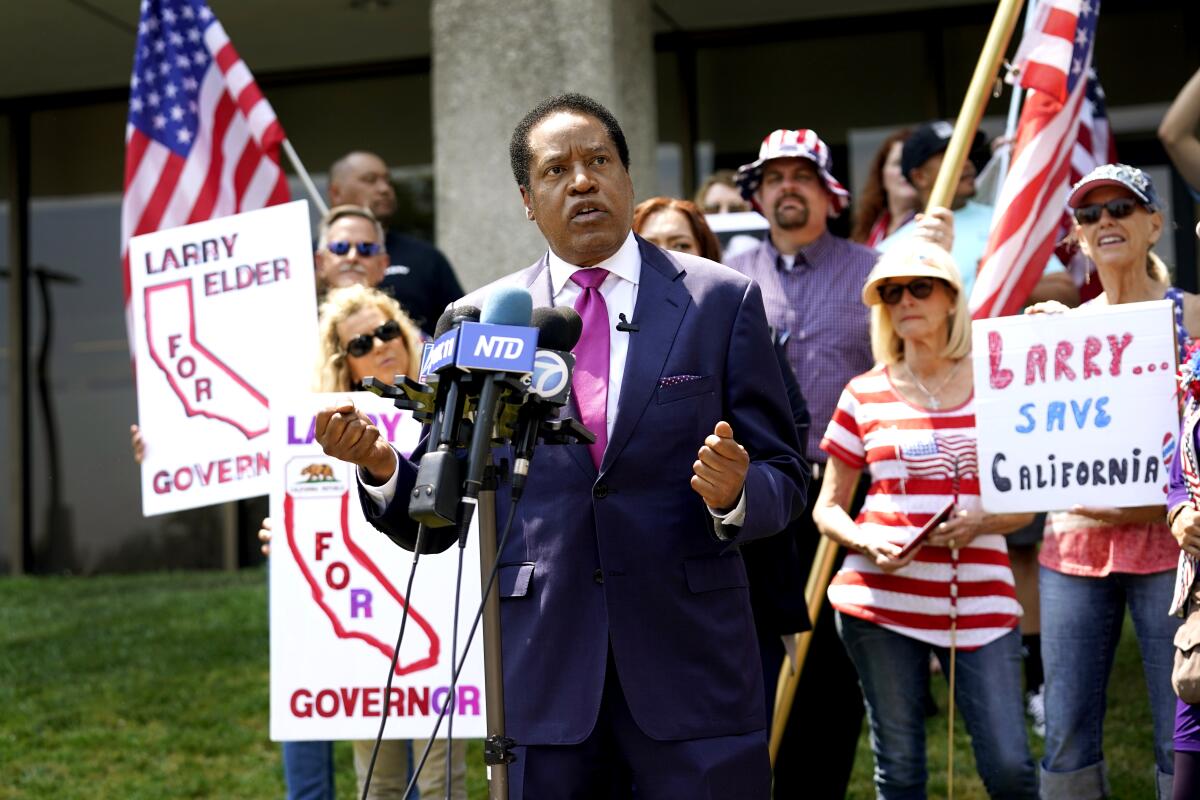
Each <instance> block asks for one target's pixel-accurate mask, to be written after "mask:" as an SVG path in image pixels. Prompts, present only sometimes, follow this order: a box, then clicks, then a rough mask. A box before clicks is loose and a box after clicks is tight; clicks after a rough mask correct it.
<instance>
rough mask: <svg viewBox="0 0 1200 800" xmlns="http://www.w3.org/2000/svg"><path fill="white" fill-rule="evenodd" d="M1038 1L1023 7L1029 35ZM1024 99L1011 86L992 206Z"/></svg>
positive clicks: (1005, 172) (1018, 87)
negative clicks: (1011, 90)
mask: <svg viewBox="0 0 1200 800" xmlns="http://www.w3.org/2000/svg"><path fill="white" fill-rule="evenodd" d="M1038 2H1039V0H1029V5H1028V6H1026V7H1025V26H1024V31H1025V33H1026V34H1028V33H1029V29H1030V28H1032V27H1033V18H1034V17H1035V16H1036V15H1037V7H1038ZM1024 99H1025V90H1024V89H1022V88H1021V85H1020V84H1019V83H1016V84H1013V93H1012V97H1011V98H1009V101H1008V119H1007V120H1006V121H1005V123H1004V147H1003V148H1001V150H1000V154H999V159H1000V183H999V185H998V186H997V187H996V192H997V194H996V197H995V198H993V202H992V205H995V204H996V203H995V201H996V200H999V199H1000V195H999V191H1000V188H1001V187H1003V186H1004V176H1006V175H1008V165H1009V162H1010V161H1011V160H1012V151H1013V140H1014V139H1015V138H1016V136H1017V122H1018V121H1019V120H1020V118H1021V101H1022V100H1024Z"/></svg>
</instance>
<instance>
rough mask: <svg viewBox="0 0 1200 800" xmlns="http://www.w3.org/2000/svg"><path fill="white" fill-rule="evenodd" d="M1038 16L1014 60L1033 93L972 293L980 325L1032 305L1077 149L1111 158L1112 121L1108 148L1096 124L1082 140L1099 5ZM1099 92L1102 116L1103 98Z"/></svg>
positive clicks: (1079, 2)
mask: <svg viewBox="0 0 1200 800" xmlns="http://www.w3.org/2000/svg"><path fill="white" fill-rule="evenodd" d="M1036 14H1037V17H1036V18H1035V22H1034V24H1033V26H1032V27H1031V28H1030V30H1029V32H1028V33H1027V34H1026V36H1025V39H1024V40H1023V41H1022V42H1021V46H1020V48H1019V49H1018V50H1017V55H1016V60H1015V62H1014V72H1015V73H1016V74H1017V75H1019V76H1020V84H1021V86H1023V87H1025V88H1027V89H1029V90H1030V91H1029V96H1028V97H1027V98H1026V100H1025V106H1024V108H1022V109H1021V120H1020V122H1019V124H1018V126H1017V140H1016V143H1015V144H1014V145H1013V161H1012V166H1011V168H1010V169H1009V173H1008V175H1007V176H1006V177H1005V179H1004V186H1003V187H1002V188H1001V190H1000V197H999V199H998V200H997V202H996V210H997V213H996V216H995V217H994V218H993V219H992V230H991V235H990V236H989V238H988V244H987V248H986V249H985V250H984V256H983V259H982V261H981V262H980V266H979V275H978V277H977V278H976V280H975V288H974V290H973V291H972V293H971V313H972V315H973V316H974V317H975V318H976V319H981V318H986V317H999V316H1005V315H1008V314H1013V313H1015V312H1016V311H1018V310H1019V309H1020V308H1021V306H1022V305H1023V304H1024V303H1025V300H1026V299H1027V298H1028V297H1029V294H1030V292H1031V291H1032V290H1033V287H1034V285H1036V284H1037V282H1038V279H1039V278H1040V277H1041V276H1042V272H1043V271H1044V270H1045V268H1046V262H1047V261H1048V260H1049V258H1050V254H1051V253H1052V252H1053V251H1054V249H1055V245H1056V244H1057V242H1058V241H1059V240H1060V239H1061V238H1062V237H1061V235H1060V233H1061V227H1062V225H1063V222H1064V216H1063V208H1064V207H1065V204H1066V197H1067V189H1068V188H1069V186H1070V179H1071V175H1072V172H1073V171H1074V167H1075V164H1074V162H1075V161H1076V160H1077V151H1078V150H1079V148H1080V146H1081V145H1082V146H1083V147H1084V148H1085V149H1086V150H1088V151H1090V152H1091V154H1092V157H1093V158H1098V157H1100V155H1099V154H1100V153H1104V154H1105V155H1107V150H1108V146H1109V145H1108V143H1109V142H1111V137H1110V136H1108V128H1107V118H1106V117H1104V118H1103V124H1102V125H1101V126H1100V134H1101V136H1102V138H1103V139H1104V150H1098V149H1096V146H1095V145H1096V142H1095V140H1094V134H1095V132H1096V125H1095V124H1094V122H1093V126H1092V129H1091V131H1092V133H1091V134H1089V136H1093V141H1090V142H1087V143H1086V144H1085V143H1084V140H1083V138H1082V137H1081V127H1082V125H1081V122H1082V117H1083V115H1084V109H1085V102H1086V100H1087V98H1088V87H1089V86H1093V82H1092V81H1090V80H1088V76H1089V75H1090V74H1091V66H1092V53H1093V49H1094V48H1093V44H1094V42H1095V37H1096V20H1097V18H1098V17H1099V14H1100V3H1099V0H1042V2H1041V3H1040V4H1039V5H1038V8H1037V11H1036ZM1094 86H1095V88H1094V90H1093V98H1095V99H1098V100H1100V101H1101V103H1100V108H1101V114H1102V113H1103V94H1102V93H1101V92H1100V91H1099V85H1098V84H1094ZM1093 113H1094V112H1093ZM1078 160H1079V162H1080V166H1082V164H1083V163H1084V162H1085V159H1084V158H1083V157H1082V155H1081V154H1079V155H1078ZM1085 171H1086V170H1085ZM1080 175H1082V173H1080Z"/></svg>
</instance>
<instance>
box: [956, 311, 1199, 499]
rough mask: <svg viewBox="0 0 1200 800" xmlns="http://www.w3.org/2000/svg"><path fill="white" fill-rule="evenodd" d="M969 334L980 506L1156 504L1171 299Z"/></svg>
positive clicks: (990, 326) (1166, 418) (1170, 365)
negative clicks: (972, 345)
mask: <svg viewBox="0 0 1200 800" xmlns="http://www.w3.org/2000/svg"><path fill="white" fill-rule="evenodd" d="M972 330H973V333H972V337H973V339H974V343H975V346H974V369H975V421H976V427H977V430H978V434H979V462H980V464H979V466H980V472H981V473H982V474H981V475H980V488H981V490H982V496H983V507H984V508H985V509H987V510H988V511H991V512H997V513H999V512H1020V511H1054V510H1058V509H1065V508H1069V507H1070V506H1072V505H1074V504H1076V503H1078V504H1082V505H1086V506H1110V507H1111V506H1118V507H1120V506H1143V505H1155V504H1160V503H1162V502H1163V499H1164V496H1165V493H1166V485H1167V473H1168V470H1169V468H1170V463H1171V459H1172V458H1174V457H1175V440H1176V438H1177V433H1178V430H1179V416H1178V411H1177V406H1176V401H1175V363H1176V355H1177V353H1176V349H1175V348H1176V345H1175V332H1174V323H1173V320H1172V304H1171V302H1170V301H1163V300H1160V301H1155V302H1149V303H1131V304H1128V305H1119V306H1108V307H1103V308H1098V309H1095V310H1092V309H1084V310H1080V311H1074V312H1071V313H1068V314H1054V315H1042V314H1037V315H1030V316H1017V317H1000V318H996V319H986V320H978V321H976V322H975V323H974V324H973V328H972Z"/></svg>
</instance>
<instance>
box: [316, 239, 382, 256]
mask: <svg viewBox="0 0 1200 800" xmlns="http://www.w3.org/2000/svg"><path fill="white" fill-rule="evenodd" d="M351 247H353V248H354V249H355V250H357V251H358V254H359V255H360V256H364V257H365V256H377V255H379V254H380V253H382V252H383V245H381V244H379V243H378V242H329V243H327V244H326V245H325V249H326V250H328V251H329V252H331V253H333V254H334V255H335V256H344V255H346V254H347V253H349V252H350V248H351Z"/></svg>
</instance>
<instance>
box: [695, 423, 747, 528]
mask: <svg viewBox="0 0 1200 800" xmlns="http://www.w3.org/2000/svg"><path fill="white" fill-rule="evenodd" d="M749 469H750V454H749V453H747V452H746V448H744V447H742V446H741V445H740V444H738V443H737V441H736V440H735V439H734V438H733V428H732V427H730V425H729V423H728V422H726V421H725V420H721V421H720V422H718V423H717V424H716V426H715V427H714V428H713V432H712V435H711V436H709V437H707V438H706V439H705V440H704V446H703V447H701V448H700V452H699V453H698V454H697V456H696V461H695V463H693V464H692V473H693V474H692V490H693V491H695V492H696V494H698V495H700V496H701V497H702V498H704V502H705V503H706V504H707V505H708V507H709V508H711V509H713V510H715V511H719V512H727V511H730V510H731V509H732V508H733V507H734V506H736V505H737V502H738V498H739V497H741V494H742V486H743V485H744V484H745V483H746V472H747V470H749Z"/></svg>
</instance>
